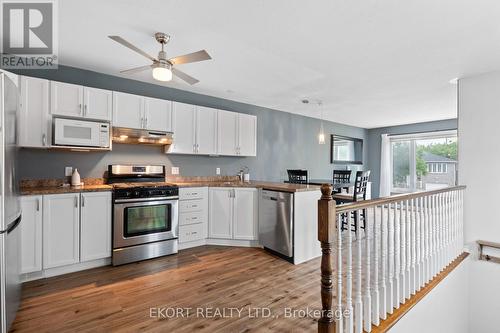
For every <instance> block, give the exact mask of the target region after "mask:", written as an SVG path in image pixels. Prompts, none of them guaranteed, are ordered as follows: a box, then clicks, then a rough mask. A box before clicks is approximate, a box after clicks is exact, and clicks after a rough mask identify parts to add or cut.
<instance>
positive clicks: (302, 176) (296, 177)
mask: <svg viewBox="0 0 500 333" xmlns="http://www.w3.org/2000/svg"><path fill="white" fill-rule="evenodd" d="M287 173H288V182H290V183H294V184H307V181H308V177H307V170H300V169H299V170H287Z"/></svg>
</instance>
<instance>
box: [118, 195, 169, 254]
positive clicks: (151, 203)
mask: <svg viewBox="0 0 500 333" xmlns="http://www.w3.org/2000/svg"><path fill="white" fill-rule="evenodd" d="M178 209H179V201H178V199H161V200H160V199H154V200H151V199H117V200H115V201H114V218H113V225H114V228H113V248H115V249H116V248H121V247H126V246H132V245H138V244H145V243H150V242H157V241H161V240H167V239H174V238H177V237H178V234H179V216H178Z"/></svg>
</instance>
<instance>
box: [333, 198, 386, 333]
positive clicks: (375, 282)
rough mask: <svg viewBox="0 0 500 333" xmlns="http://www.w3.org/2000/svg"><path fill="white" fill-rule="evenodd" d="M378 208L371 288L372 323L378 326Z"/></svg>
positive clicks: (374, 211)
mask: <svg viewBox="0 0 500 333" xmlns="http://www.w3.org/2000/svg"><path fill="white" fill-rule="evenodd" d="M377 209H378V206H375V207H373V235H374V240H373V269H372V272H373V284H372V285H373V287H372V322H373V324H374V325H377V326H378V325H379V324H380V294H379V282H378V273H379V260H378V258H379V255H380V224H379V222H378V218H377V216H378V214H377ZM339 332H340V331H339Z"/></svg>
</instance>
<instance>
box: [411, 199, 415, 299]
mask: <svg viewBox="0 0 500 333" xmlns="http://www.w3.org/2000/svg"><path fill="white" fill-rule="evenodd" d="M416 220H417V212H416V203H415V199H411V272H410V274H411V275H410V280H411V288H410V292H411V293H412V294H415V292H416V290H417V222H416Z"/></svg>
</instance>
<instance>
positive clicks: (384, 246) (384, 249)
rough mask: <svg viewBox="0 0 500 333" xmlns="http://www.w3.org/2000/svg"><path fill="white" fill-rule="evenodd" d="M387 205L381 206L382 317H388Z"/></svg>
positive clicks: (380, 286)
mask: <svg viewBox="0 0 500 333" xmlns="http://www.w3.org/2000/svg"><path fill="white" fill-rule="evenodd" d="M385 211H386V209H385V205H382V206H380V227H381V234H382V235H381V239H380V244H381V252H382V253H381V259H380V280H379V289H380V318H382V319H386V318H387V280H386V278H387V220H386V219H385V218H384V217H385Z"/></svg>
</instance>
